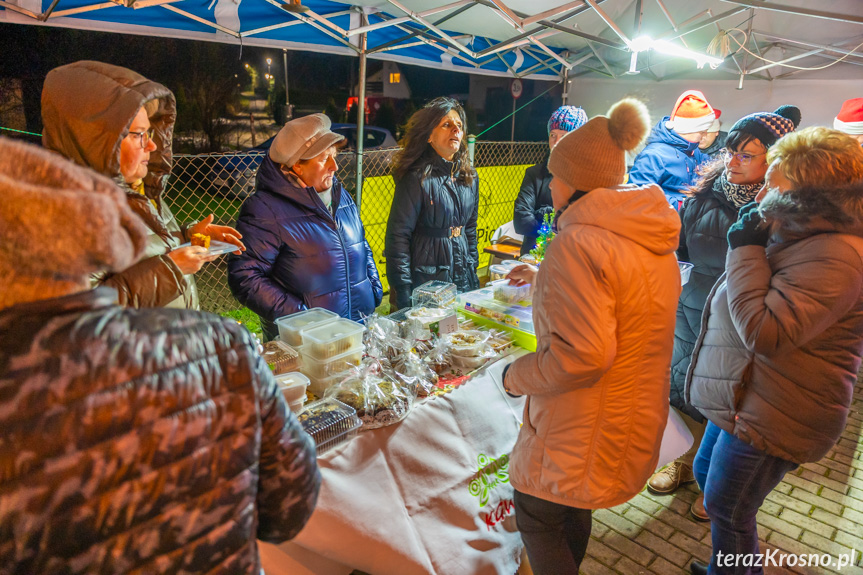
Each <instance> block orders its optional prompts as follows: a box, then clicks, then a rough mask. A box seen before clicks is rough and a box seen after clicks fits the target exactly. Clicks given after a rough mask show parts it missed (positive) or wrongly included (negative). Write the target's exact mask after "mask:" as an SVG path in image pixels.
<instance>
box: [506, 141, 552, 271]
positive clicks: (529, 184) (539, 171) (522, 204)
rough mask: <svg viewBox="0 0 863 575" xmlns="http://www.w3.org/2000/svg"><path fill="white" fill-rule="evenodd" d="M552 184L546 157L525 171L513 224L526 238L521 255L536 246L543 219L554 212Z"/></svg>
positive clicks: (514, 211)
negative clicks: (550, 185)
mask: <svg viewBox="0 0 863 575" xmlns="http://www.w3.org/2000/svg"><path fill="white" fill-rule="evenodd" d="M550 183H551V172H549V171H548V155H546V156H545V158H543V159H542V161H541V162H540V163H538V164H536V165H535V166H531V167H529V168H528V169H527V170H525V172H524V179H523V180H522V182H521V188H520V189H519V190H518V197H517V198H516V199H515V208H514V210H513V216H512V223H513V225H514V226H515V231H517V232H518V233H520V234H521V235H523V236H524V241H523V242H522V244H521V255H524V254H526V253H528V252H530V250H532V249H533V248H534V247H535V246H536V238H537V236H539V229H540V228H541V227H542V219H543V217H544V216H545V214H550V213H552V212H553V211H554V208H552V207H551V190H550V189H549V187H548V185H549V184H550Z"/></svg>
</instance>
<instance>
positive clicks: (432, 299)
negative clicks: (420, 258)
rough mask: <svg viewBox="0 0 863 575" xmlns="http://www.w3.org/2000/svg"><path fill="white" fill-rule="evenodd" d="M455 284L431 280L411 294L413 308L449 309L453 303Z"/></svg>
mask: <svg viewBox="0 0 863 575" xmlns="http://www.w3.org/2000/svg"><path fill="white" fill-rule="evenodd" d="M455 296H456V288H455V284H451V283H447V282H442V281H438V280H432V281H430V282H426V283H424V284H423V285H421V286H419V287H418V288H415V289H414V291H413V293H412V294H411V302H412V306H413V307H421V306H431V307H449V306H451V305H452V304H453V302H454V301H455Z"/></svg>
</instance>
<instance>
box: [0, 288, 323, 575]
mask: <svg viewBox="0 0 863 575" xmlns="http://www.w3.org/2000/svg"><path fill="white" fill-rule="evenodd" d="M115 299H116V293H115V292H114V291H113V290H111V289H109V288H97V289H96V290H93V291H91V292H85V293H80V294H75V295H71V296H66V297H62V298H57V299H52V300H42V301H39V302H36V303H30V304H20V305H17V306H12V307H10V308H7V309H5V310H2V311H0V573H2V574H6V573H21V574H25V573H26V574H36V573H38V574H41V575H45V574H51V573H64V574H67V573H68V574H74V573H106V574H107V573H111V574H113V573H136V574H149V573H160V574H162V573H207V574H217V573H219V574H221V573H225V574H227V573H230V574H246V573H248V574H254V575H258V573H259V572H260V564H259V563H260V561H259V558H258V550H257V546H256V543H255V538H260V539H262V540H265V541H271V542H281V541H284V540H287V539H290V538H292V537H294V536H295V535H296V534H297V533H298V532H299V531H300V529H301V528H302V527H303V525H304V524H305V523H306V521H307V520H308V518H309V516H310V515H311V513H312V510H313V509H314V506H315V502H316V499H317V493H318V488H319V485H320V474H319V473H318V471H317V466H316V462H315V451H314V447H313V445H312V443H311V439H310V438H309V437H308V436H307V435H306V434H305V433H304V432H303V431H302V429H301V428H300V426H299V424H298V423H297V420H296V418H295V417H294V416H293V415H292V414H291V413H290V411H289V410H288V408H287V405H286V403H285V401H284V398H283V397H282V396H281V394H280V392H279V389H278V386H277V385H276V383H275V382H274V380H273V377H272V375H271V374H270V371H269V370H268V368H267V365H266V364H265V363H264V362H263V360H262V359H261V358H260V357H259V356H258V355H257V354H256V353H255V352H254V351H253V350H252V349H253V348H252V341H251V337H250V336H249V334H248V332H246V330H245V329H243V328H242V327H240V326H239V325H237V324H236V323H234V322H231V321H228V320H224V319H221V318H219V317H216V316H213V315H208V314H200V313H194V312H188V311H185V310H168V309H148V310H134V309H123V308H120V307H118V306H116V305H114V303H113V302H114V301H115Z"/></svg>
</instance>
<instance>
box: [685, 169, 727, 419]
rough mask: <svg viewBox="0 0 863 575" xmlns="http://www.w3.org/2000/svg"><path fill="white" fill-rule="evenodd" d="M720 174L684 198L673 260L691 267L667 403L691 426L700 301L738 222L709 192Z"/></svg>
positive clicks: (722, 198)
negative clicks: (688, 387) (686, 391)
mask: <svg viewBox="0 0 863 575" xmlns="http://www.w3.org/2000/svg"><path fill="white" fill-rule="evenodd" d="M720 173H721V172H720ZM719 175H720V174H715V175H714V176H713V177H709V178H707V179H706V180H703V181H702V182H701V184H700V185H699V187H698V191H697V192H696V195H695V196H693V197H691V198H688V199H687V200H686V201H685V202H684V203H683V208H681V210H680V219H681V222H682V224H683V226H682V228H681V230H680V247H679V248H678V250H677V258H678V259H679V260H680V261H684V262H690V263H692V264H693V266H694V267H693V268H692V274H691V275H690V276H689V282H688V283H687V284H686V285H684V286H683V290H682V292H681V294H680V301H679V302H678V304H677V323H676V325H675V328H674V354H673V356H672V359H671V397H670V400H671V405H673V406H674V407H676V408H677V409H679V410H681V411H683V412H684V413H686V414H687V415H689V416H690V417H692V418H693V419H695V420H696V421H703V420H704V417H703V416H702V415H701V413H699V412H698V410H696V409H695V408H693V407H692V406H691V405H687V404H686V402H685V401H684V399H683V386H684V382H685V380H686V370H687V369H689V360H690V356H691V355H692V349H693V347H694V346H695V340H696V338H697V337H698V333H699V332H700V331H701V312H702V310H703V309H704V302H705V301H706V300H707V296H708V294H709V293H710V290H711V289H712V288H713V284H715V283H716V280H717V279H718V278H719V276H721V275H722V273H723V272H724V271H725V254H726V253H727V252H728V238H727V235H728V228H730V227H731V224H733V223H734V222H736V221H737V208H736V207H734V205H733V204H732V203H731V202H729V201H728V199H727V198H726V197H725V195H724V194H723V193H721V192H717V191H715V190H714V189H713V183H714V182H715V181H716V178H718V177H719Z"/></svg>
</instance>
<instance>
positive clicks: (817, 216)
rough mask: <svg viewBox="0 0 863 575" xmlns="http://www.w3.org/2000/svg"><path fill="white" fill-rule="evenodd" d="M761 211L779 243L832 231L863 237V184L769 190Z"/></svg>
mask: <svg viewBox="0 0 863 575" xmlns="http://www.w3.org/2000/svg"><path fill="white" fill-rule="evenodd" d="M760 211H761V214H762V216H763V217H764V219H765V220H767V221H768V222H770V225H771V237H772V238H773V240H774V241H777V242H784V241H789V240H796V239H801V238H805V237H808V236H812V235H815V234H820V233H831V232H837V233H843V234H852V235H855V236H860V237H863V182H857V183H856V184H854V185H850V186H844V187H841V188H821V187H807V188H801V189H798V190H791V191H787V192H779V191H778V190H770V191H768V192H767V194H766V195H765V197H764V199H763V200H762V202H761V205H760Z"/></svg>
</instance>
